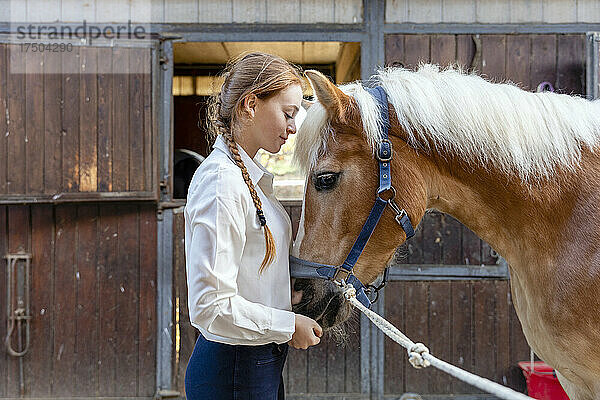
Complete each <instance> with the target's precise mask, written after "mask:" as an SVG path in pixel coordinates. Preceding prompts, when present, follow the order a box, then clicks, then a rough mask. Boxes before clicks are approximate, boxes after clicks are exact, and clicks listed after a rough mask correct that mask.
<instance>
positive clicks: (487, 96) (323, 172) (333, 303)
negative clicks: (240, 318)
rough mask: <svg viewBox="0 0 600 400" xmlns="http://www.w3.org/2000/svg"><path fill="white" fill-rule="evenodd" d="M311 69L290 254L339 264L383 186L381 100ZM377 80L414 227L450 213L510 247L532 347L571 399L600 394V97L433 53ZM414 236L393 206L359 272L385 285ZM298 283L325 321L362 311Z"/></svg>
mask: <svg viewBox="0 0 600 400" xmlns="http://www.w3.org/2000/svg"><path fill="white" fill-rule="evenodd" d="M306 76H307V77H308V79H309V81H310V83H311V85H312V87H313V90H314V94H315V97H316V101H315V102H314V103H313V104H312V105H311V106H310V108H309V109H308V112H307V115H306V118H305V120H304V122H303V124H302V126H301V127H300V129H299V131H298V134H297V137H296V149H295V159H296V161H297V162H298V163H299V164H300V166H301V167H302V168H303V169H304V171H305V172H306V176H307V178H306V186H305V193H304V199H303V206H302V214H301V220H300V225H299V229H298V235H297V238H296V241H295V242H294V244H293V249H292V254H293V255H294V256H296V257H299V258H301V259H304V260H308V261H312V262H317V263H323V264H328V265H341V263H342V261H344V258H345V257H346V255H347V254H348V251H349V249H350V248H351V247H352V245H353V242H354V241H355V239H356V238H357V235H358V234H359V231H360V230H361V226H362V224H363V223H364V221H365V220H366V218H367V216H368V214H369V210H370V209H371V207H372V205H373V200H374V198H375V194H376V192H377V187H378V176H379V174H378V172H377V168H378V160H377V159H376V158H375V156H374V155H375V152H376V150H377V146H378V145H379V144H380V143H381V141H382V124H383V123H382V120H381V113H380V111H381V110H380V108H381V107H379V106H378V103H377V102H376V101H375V100H374V97H373V96H372V95H371V94H370V92H369V91H368V90H367V88H366V87H365V86H364V85H363V83H361V82H354V83H350V84H346V85H342V86H340V87H338V86H336V85H334V84H333V83H332V82H330V81H329V80H328V79H327V78H326V77H325V76H324V75H322V74H321V73H319V72H318V71H306ZM370 82H372V83H374V84H376V85H378V86H380V87H382V88H383V89H384V90H385V93H387V96H388V101H389V102H388V101H386V103H388V104H387V106H388V111H389V140H390V142H391V145H392V147H393V158H392V160H391V161H390V162H391V171H392V174H391V175H392V178H391V179H392V184H393V186H394V188H395V192H396V193H395V200H394V201H395V202H396V203H397V204H398V207H401V208H403V209H404V210H405V211H406V214H407V215H408V217H409V218H410V221H412V223H413V224H415V225H417V223H418V222H420V221H421V220H422V218H423V216H424V214H425V213H426V211H427V210H432V209H434V210H438V211H441V212H444V213H447V214H450V215H452V216H453V217H455V218H456V219H458V220H459V221H461V222H462V223H463V224H464V225H466V226H467V227H468V228H470V229H471V230H472V231H474V232H475V233H477V234H478V235H479V236H480V237H481V238H482V239H484V240H485V241H487V242H488V243H489V244H490V245H491V246H492V247H493V248H494V249H495V250H496V252H497V253H499V254H500V255H502V256H503V257H504V258H505V259H506V260H507V261H508V264H509V272H510V286H511V293H512V298H513V303H514V307H515V310H516V313H517V316H518V318H519V320H520V322H521V324H522V327H523V332H524V334H525V337H526V339H527V342H528V343H529V345H530V346H531V348H532V349H533V350H534V351H535V353H536V354H537V355H538V356H539V357H540V358H541V359H543V360H544V361H545V362H546V363H548V364H549V365H551V366H552V367H554V368H555V369H556V370H557V375H558V378H559V380H560V382H561V384H562V386H563V387H564V389H565V391H566V392H567V394H568V395H569V397H570V398H571V399H572V400H583V399H600V312H599V311H600V209H599V208H598V206H597V205H598V204H600V152H598V151H597V150H598V147H599V146H600V102H599V101H590V100H586V99H583V98H580V97H576V96H570V95H566V94H557V93H550V92H544V93H530V92H527V91H525V90H522V89H520V88H518V87H517V86H516V85H514V84H512V83H510V82H504V83H493V82H489V81H487V80H486V79H484V78H483V77H481V76H478V75H477V74H474V73H466V72H463V71H461V70H460V68H457V67H449V68H443V69H442V68H440V67H438V66H435V65H429V64H425V65H421V66H420V67H419V68H418V70H416V71H410V70H407V69H404V68H391V67H389V68H383V69H380V70H378V71H377V73H376V74H375V75H374V76H373V77H372V79H371V80H370ZM405 240H406V233H405V231H404V230H403V228H402V226H400V225H399V224H398V223H397V221H395V219H394V214H393V210H390V209H389V208H388V209H386V210H385V211H384V212H383V214H382V216H381V219H380V220H379V223H378V224H377V226H376V227H375V230H374V231H373V233H372V236H371V237H370V239H369V240H368V242H367V244H366V247H365V248H364V251H363V253H362V254H361V255H360V257H359V258H358V261H357V263H356V266H355V268H354V270H353V273H354V275H355V277H356V278H358V279H359V280H360V282H363V283H365V284H369V283H372V282H374V281H375V280H376V279H377V278H378V276H380V275H381V274H382V272H383V271H384V269H385V267H386V266H388V265H389V264H390V262H391V261H392V258H393V256H394V253H395V250H396V248H397V247H398V246H399V245H400V244H402V243H403V242H404V241H405ZM332 243H335V244H336V245H335V246H332ZM294 289H295V290H296V291H301V292H302V300H301V302H300V303H299V304H297V305H295V306H294V310H295V311H296V312H301V313H304V314H306V315H308V316H310V317H312V318H314V319H315V320H317V322H319V323H320V324H321V325H322V326H323V327H324V328H332V327H335V326H340V324H342V323H343V322H344V321H346V320H347V319H348V318H349V316H350V315H351V306H350V305H349V304H348V302H345V301H344V298H343V296H342V294H341V291H340V290H339V289H338V288H337V286H336V285H335V284H334V283H333V282H332V281H331V280H319V279H297V280H296V282H295V284H294Z"/></svg>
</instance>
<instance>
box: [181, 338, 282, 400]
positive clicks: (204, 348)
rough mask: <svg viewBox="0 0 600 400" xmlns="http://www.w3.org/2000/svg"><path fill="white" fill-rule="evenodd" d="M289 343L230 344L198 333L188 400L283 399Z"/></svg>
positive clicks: (187, 385)
mask: <svg viewBox="0 0 600 400" xmlns="http://www.w3.org/2000/svg"><path fill="white" fill-rule="evenodd" d="M287 353H288V345H287V343H284V344H280V345H277V344H275V343H271V344H265V345H262V346H241V345H229V344H222V343H217V342H211V341H209V340H206V339H205V338H204V337H203V336H202V335H200V336H198V340H197V341H196V346H195V347H194V352H193V353H192V356H191V357H190V360H189V362H188V365H187V369H186V371H185V395H186V398H187V400H205V399H207V400H208V399H210V400H283V399H284V398H285V392H284V387H283V376H282V374H281V372H282V370H283V364H284V363H285V359H286V357H287Z"/></svg>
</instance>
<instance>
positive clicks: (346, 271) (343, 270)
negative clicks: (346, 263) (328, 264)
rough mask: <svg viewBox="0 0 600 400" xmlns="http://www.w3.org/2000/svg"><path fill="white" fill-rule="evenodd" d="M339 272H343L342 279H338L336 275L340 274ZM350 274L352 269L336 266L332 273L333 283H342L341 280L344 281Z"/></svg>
mask: <svg viewBox="0 0 600 400" xmlns="http://www.w3.org/2000/svg"><path fill="white" fill-rule="evenodd" d="M340 273H345V274H346V276H345V277H344V279H338V276H339V275H340ZM351 274H352V271H348V270H347V269H346V268H342V267H337V270H336V271H335V274H334V275H333V278H332V279H333V281H334V282H335V283H338V284H340V283H342V282H346V281H347V280H348V277H349V276H350V275H351Z"/></svg>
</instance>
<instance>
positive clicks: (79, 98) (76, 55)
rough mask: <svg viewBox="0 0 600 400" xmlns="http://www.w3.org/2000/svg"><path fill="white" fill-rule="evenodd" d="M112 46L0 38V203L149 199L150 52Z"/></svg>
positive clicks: (152, 152)
mask: <svg viewBox="0 0 600 400" xmlns="http://www.w3.org/2000/svg"><path fill="white" fill-rule="evenodd" d="M118 44H119V43H118V42H117V44H116V45H115V46H114V47H94V46H78V45H75V46H73V47H72V49H71V51H65V52H63V53H60V52H54V53H53V52H49V53H37V52H32V51H30V52H24V51H23V50H21V47H20V45H19V44H3V43H0V106H1V107H2V112H0V132H2V135H1V136H0V154H2V157H1V158H0V204H1V203H10V202H12V203H24V202H26V201H30V202H31V201H35V200H45V201H48V200H50V199H51V200H54V201H56V200H58V201H60V200H61V199H63V198H66V197H69V198H71V199H73V198H76V199H88V200H89V199H90V198H95V199H103V198H107V197H110V196H111V195H112V196H113V197H119V198H123V197H132V198H144V199H155V198H156V197H157V193H156V191H157V189H156V188H157V186H158V179H157V177H156V172H155V170H154V168H155V167H156V164H157V161H156V157H157V149H156V146H157V145H156V143H157V142H156V135H155V134H154V132H155V131H156V129H155V128H154V125H153V115H152V112H153V111H152V100H153V97H152V76H151V74H150V73H151V71H152V63H151V60H152V51H153V50H152V48H151V47H148V46H146V47H139V48H136V47H128V48H125V47H118ZM61 72H62V73H61ZM5 155H6V156H5Z"/></svg>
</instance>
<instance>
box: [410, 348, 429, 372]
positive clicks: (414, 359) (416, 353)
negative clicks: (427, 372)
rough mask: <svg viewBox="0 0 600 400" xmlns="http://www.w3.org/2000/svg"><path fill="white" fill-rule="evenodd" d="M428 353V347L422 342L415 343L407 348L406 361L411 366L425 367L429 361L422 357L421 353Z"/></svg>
mask: <svg viewBox="0 0 600 400" xmlns="http://www.w3.org/2000/svg"><path fill="white" fill-rule="evenodd" d="M425 354H429V349H428V348H427V346H425V345H424V344H423V343H415V344H414V345H412V346H411V347H410V349H408V361H409V362H410V365H412V366H413V367H415V368H417V369H420V368H427V367H429V366H430V365H431V363H430V362H429V361H428V360H426V359H424V358H423V355H425Z"/></svg>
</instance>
